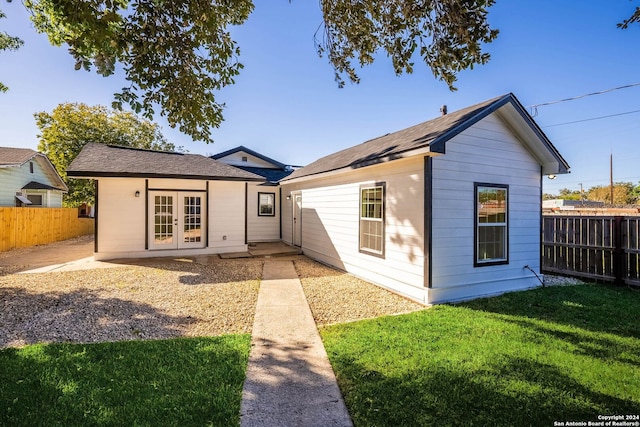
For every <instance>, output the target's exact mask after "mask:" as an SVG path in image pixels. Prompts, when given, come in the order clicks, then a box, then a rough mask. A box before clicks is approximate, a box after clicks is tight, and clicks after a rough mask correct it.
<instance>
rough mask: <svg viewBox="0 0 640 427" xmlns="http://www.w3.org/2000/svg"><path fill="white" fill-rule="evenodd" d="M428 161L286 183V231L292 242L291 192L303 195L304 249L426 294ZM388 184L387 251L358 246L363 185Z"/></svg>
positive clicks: (419, 296)
mask: <svg viewBox="0 0 640 427" xmlns="http://www.w3.org/2000/svg"><path fill="white" fill-rule="evenodd" d="M423 171H424V160H423V158H421V157H420V158H413V159H405V160H396V161H393V162H391V163H387V164H383V165H377V166H370V167H366V168H363V169H360V170H354V171H350V172H348V173H336V174H333V175H330V176H329V177H324V178H323V179H313V180H310V181H307V182H303V183H299V184H284V185H283V186H282V195H283V211H282V235H283V240H284V241H286V242H291V241H292V225H291V217H292V216H291V212H292V209H293V207H292V203H293V197H292V198H291V200H287V199H284V198H285V197H286V196H287V195H288V194H290V193H291V192H292V191H300V192H301V194H302V207H303V210H302V249H303V251H304V253H305V254H307V255H309V256H311V257H313V258H316V259H319V260H320V261H323V262H326V263H328V264H331V265H334V266H336V267H338V268H341V269H343V270H346V271H348V272H350V273H353V274H355V275H357V276H360V277H362V278H364V279H366V280H369V281H371V282H373V283H376V284H379V285H382V286H385V287H388V288H391V289H394V290H396V291H398V292H400V293H403V294H405V295H408V296H411V297H413V298H416V299H423V298H424V279H423V270H424V253H423V247H424V241H423V236H424V233H423V228H424V213H423V211H424V198H423V194H424V181H423ZM375 182H385V183H386V205H385V215H386V218H385V256H384V258H379V257H376V256H372V255H368V254H363V253H360V252H359V248H358V245H359V243H358V237H359V236H358V233H359V214H360V213H359V209H360V206H359V203H360V201H359V197H360V185H362V184H373V183H375Z"/></svg>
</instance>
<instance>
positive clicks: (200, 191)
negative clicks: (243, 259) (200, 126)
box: [67, 143, 264, 260]
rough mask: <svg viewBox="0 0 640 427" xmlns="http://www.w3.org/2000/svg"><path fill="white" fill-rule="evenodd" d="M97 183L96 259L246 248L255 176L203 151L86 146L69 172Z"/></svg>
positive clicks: (256, 176)
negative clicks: (209, 156) (248, 201)
mask: <svg viewBox="0 0 640 427" xmlns="http://www.w3.org/2000/svg"><path fill="white" fill-rule="evenodd" d="M67 175H68V176H70V177H74V178H90V179H94V180H95V183H96V206H95V217H96V233H95V236H96V237H95V248H94V256H95V259H96V260H105V259H115V258H130V257H158V256H176V255H181V256H189V255H203V254H218V253H228V252H245V251H246V250H247V227H246V224H247V217H246V213H247V209H246V203H247V193H248V186H249V184H250V183H255V182H259V183H261V182H264V179H263V178H262V177H261V176H258V175H255V174H252V173H250V172H246V171H243V170H241V169H238V168H235V167H232V166H229V165H226V164H223V163H221V162H218V161H216V160H213V159H210V158H208V157H205V156H200V155H194V154H183V153H173V152H159V151H150V150H141V149H133V148H128V147H121V146H110V145H104V144H95V143H90V144H87V145H86V146H85V147H84V148H83V149H82V151H81V152H80V153H79V154H78V156H77V157H76V158H75V159H74V161H73V162H72V163H71V165H69V168H68V169H67Z"/></svg>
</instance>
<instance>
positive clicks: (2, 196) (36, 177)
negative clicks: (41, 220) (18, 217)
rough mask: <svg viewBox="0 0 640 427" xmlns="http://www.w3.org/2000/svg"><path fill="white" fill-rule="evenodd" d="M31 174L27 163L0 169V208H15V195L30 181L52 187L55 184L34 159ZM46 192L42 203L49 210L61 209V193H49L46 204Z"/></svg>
mask: <svg viewBox="0 0 640 427" xmlns="http://www.w3.org/2000/svg"><path fill="white" fill-rule="evenodd" d="M31 162H32V163H33V173H31V170H30V168H29V162H26V163H25V164H23V165H22V166H19V167H10V168H0V206H15V205H16V193H17V192H19V191H20V190H22V188H23V187H24V186H25V185H27V184H28V183H29V182H31V181H36V182H39V183H41V184H46V185H50V186H54V185H55V184H56V183H54V182H52V181H51V178H49V177H48V176H47V174H46V173H45V171H44V169H43V168H42V166H40V163H39V162H38V161H37V160H36V159H35V158H34V159H33V160H31ZM46 193H47V192H46V191H44V192H42V194H43V200H42V201H43V203H44V204H45V205H46V206H47V207H50V208H59V207H62V193H60V192H57V191H49V193H50V194H51V198H50V199H49V203H48V204H47V196H46Z"/></svg>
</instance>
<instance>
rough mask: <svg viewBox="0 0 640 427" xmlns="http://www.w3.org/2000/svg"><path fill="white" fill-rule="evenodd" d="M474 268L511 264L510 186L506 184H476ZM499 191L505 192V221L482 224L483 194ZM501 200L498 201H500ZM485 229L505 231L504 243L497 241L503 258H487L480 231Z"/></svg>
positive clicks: (503, 235)
mask: <svg viewBox="0 0 640 427" xmlns="http://www.w3.org/2000/svg"><path fill="white" fill-rule="evenodd" d="M474 190H475V191H474V202H475V209H474V221H475V226H474V233H473V234H474V245H475V247H474V251H473V253H474V267H485V266H491V265H502V264H508V263H509V186H508V185H505V184H488V183H478V182H477V183H475V184H474ZM490 190H494V191H495V190H497V191H504V220H503V221H493V222H482V221H480V218H481V216H480V215H481V211H482V209H483V208H485V206H484V204H483V202H485V201H484V200H483V197H482V196H481V192H485V191H490ZM499 200H500V199H497V201H499ZM484 227H500V228H502V229H503V232H502V241H501V242H498V240H496V241H495V243H496V244H497V245H500V246H501V247H502V249H503V254H502V256H501V257H493V258H488V257H487V256H486V251H485V250H483V248H482V243H483V242H481V241H480V239H481V234H482V233H481V232H480V230H481V229H482V228H484Z"/></svg>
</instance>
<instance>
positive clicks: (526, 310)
mask: <svg viewBox="0 0 640 427" xmlns="http://www.w3.org/2000/svg"><path fill="white" fill-rule="evenodd" d="M455 306H459V307H467V308H470V309H473V310H480V311H485V312H491V313H500V314H506V315H510V316H524V317H528V318H533V319H538V320H544V321H548V322H553V323H558V324H563V325H567V326H574V327H577V328H581V329H585V330H588V331H592V332H608V333H612V334H616V335H619V336H626V337H633V338H640V322H638V309H639V307H640V290H634V289H629V288H624V287H614V286H611V285H595V284H590V285H577V286H554V287H548V288H538V289H535V290H532V291H527V292H512V293H507V294H504V295H501V296H500V297H498V298H483V299H477V300H473V301H468V302H464V303H460V304H456V305H455Z"/></svg>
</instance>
